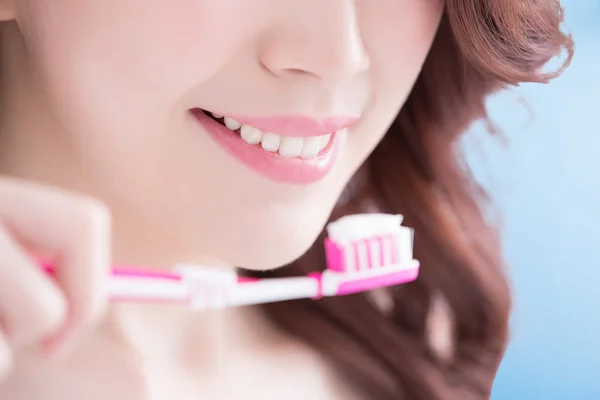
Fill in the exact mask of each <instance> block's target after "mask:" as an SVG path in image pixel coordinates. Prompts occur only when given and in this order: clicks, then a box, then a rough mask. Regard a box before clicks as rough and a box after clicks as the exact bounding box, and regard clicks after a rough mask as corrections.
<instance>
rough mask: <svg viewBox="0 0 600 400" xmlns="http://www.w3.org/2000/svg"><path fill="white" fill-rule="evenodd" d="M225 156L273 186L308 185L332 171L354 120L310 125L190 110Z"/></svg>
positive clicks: (285, 119) (297, 120)
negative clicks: (224, 151) (275, 183)
mask: <svg viewBox="0 0 600 400" xmlns="http://www.w3.org/2000/svg"><path fill="white" fill-rule="evenodd" d="M191 113H192V115H193V116H194V117H195V118H196V120H197V121H198V122H199V123H200V124H201V125H202V127H203V128H204V129H205V130H206V131H207V132H208V133H209V134H210V136H212V138H213V139H215V141H216V142H217V143H218V144H220V145H221V146H222V147H223V148H224V149H225V150H226V151H227V152H228V153H229V154H230V155H232V156H233V157H235V158H237V159H238V160H239V161H241V162H242V163H243V164H244V165H246V166H247V167H249V168H250V169H252V170H254V171H255V172H257V173H259V174H261V175H263V176H265V177H267V178H269V179H271V180H275V181H280V182H285V183H292V184H308V183H313V182H317V181H319V180H321V179H322V178H324V177H325V176H326V175H327V173H328V172H329V171H330V170H331V168H332V166H333V164H334V161H335V159H336V156H337V153H338V152H339V149H340V142H341V139H342V138H343V137H344V136H345V135H346V130H347V128H348V127H349V126H350V125H351V124H352V123H354V122H355V121H356V118H345V117H336V118H330V119H327V120H321V121H315V120H312V119H309V118H305V117H298V116H290V117H273V118H269V117H257V118H252V117H231V116H222V115H219V114H214V113H211V112H209V111H205V110H202V109H199V108H195V109H192V110H191Z"/></svg>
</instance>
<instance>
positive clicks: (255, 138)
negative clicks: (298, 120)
mask: <svg viewBox="0 0 600 400" xmlns="http://www.w3.org/2000/svg"><path fill="white" fill-rule="evenodd" d="M211 114H212V116H213V117H215V118H217V119H220V118H223V116H222V115H219V114H215V113H211ZM223 124H224V125H225V126H226V127H227V128H229V129H230V130H232V131H237V130H238V129H239V133H240V136H241V138H242V140H243V141H244V142H246V143H248V144H251V145H258V144H260V145H261V146H262V148H263V149H264V150H266V151H268V152H270V153H277V152H279V155H280V156H281V157H284V158H297V157H301V158H303V159H305V160H310V159H313V158H316V157H317V156H318V155H319V152H321V150H323V149H324V148H325V147H326V146H327V145H328V144H329V141H330V140H331V134H327V135H321V136H312V137H308V138H301V137H295V136H282V135H278V134H276V133H273V132H263V131H262V130H260V129H258V128H255V127H253V126H250V125H243V124H240V123H239V122H238V121H236V120H235V119H233V118H231V117H225V118H224V119H223Z"/></svg>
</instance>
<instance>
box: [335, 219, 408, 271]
mask: <svg viewBox="0 0 600 400" xmlns="http://www.w3.org/2000/svg"><path fill="white" fill-rule="evenodd" d="M368 217H369V215H364V214H363V215H361V216H360V218H357V217H344V218H343V219H342V220H340V221H339V222H334V223H332V224H330V225H331V226H330V227H328V231H329V233H330V237H329V238H328V239H327V240H326V242H325V252H326V257H327V267H328V269H329V270H332V271H336V272H359V271H365V270H372V269H376V268H386V267H388V266H393V265H398V264H401V263H403V262H405V261H410V259H412V232H411V231H410V232H409V230H408V228H406V227H403V226H401V221H402V217H401V216H389V218H384V215H382V214H376V215H374V216H373V218H372V221H370V220H369V219H368ZM354 222H356V223H354ZM371 222H372V223H371ZM382 222H383V223H382ZM393 223H396V224H397V225H396V228H395V229H393V225H392V224H393ZM361 232H364V233H363V234H361ZM407 233H410V234H409V235H408V236H407ZM338 239H339V240H338ZM409 247H410V249H409Z"/></svg>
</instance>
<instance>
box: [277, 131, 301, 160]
mask: <svg viewBox="0 0 600 400" xmlns="http://www.w3.org/2000/svg"><path fill="white" fill-rule="evenodd" d="M303 147H304V139H302V138H300V137H290V136H288V137H284V138H282V139H281V144H280V145H279V155H280V156H281V157H285V158H294V157H300V154H302V148H303Z"/></svg>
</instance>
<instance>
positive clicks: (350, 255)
mask: <svg viewBox="0 0 600 400" xmlns="http://www.w3.org/2000/svg"><path fill="white" fill-rule="evenodd" d="M402 219H403V218H402V216H401V215H390V214H355V215H349V216H346V217H342V218H341V219H339V220H337V221H335V222H332V223H330V224H329V225H328V226H327V233H328V238H327V239H326V240H325V254H326V261H327V268H326V270H325V271H323V272H314V273H311V274H308V275H307V276H304V277H286V278H266V279H253V278H241V277H238V276H237V274H236V273H235V272H234V271H225V270H220V269H215V268H211V267H205V266H198V265H187V264H183V265H178V266H176V267H175V268H174V271H173V272H172V273H162V272H152V271H141V270H138V269H134V268H118V267H117V268H114V269H113V270H112V271H111V279H110V281H109V288H108V291H109V297H110V300H111V301H138V302H166V303H178V304H182V305H188V306H190V307H192V308H194V309H198V310H202V309H218V308H224V307H236V306H247V305H256V304H264V303H270V302H278V301H286V300H295V299H303V298H310V299H315V300H316V299H320V298H322V297H328V296H343V295H348V294H352V293H358V292H364V291H368V290H372V289H376V288H380V287H386V286H393V285H398V284H402V283H407V282H411V281H413V280H415V279H416V278H417V277H418V275H419V262H418V261H417V260H414V259H413V241H414V232H413V230H412V229H410V228H408V227H405V226H402V225H401V224H402ZM43 267H44V268H45V269H46V271H47V272H48V273H52V265H50V264H43Z"/></svg>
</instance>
